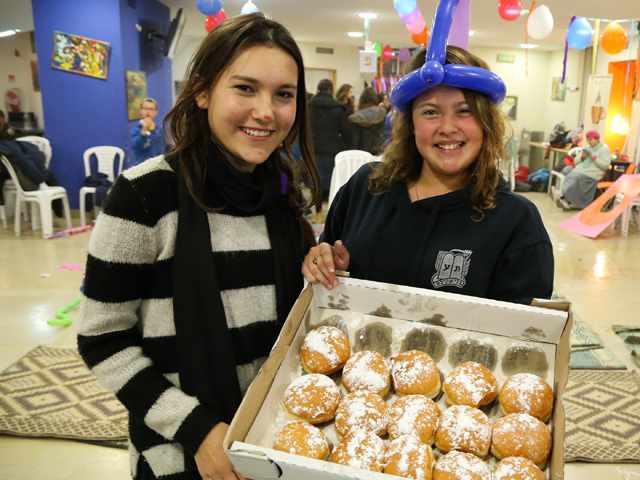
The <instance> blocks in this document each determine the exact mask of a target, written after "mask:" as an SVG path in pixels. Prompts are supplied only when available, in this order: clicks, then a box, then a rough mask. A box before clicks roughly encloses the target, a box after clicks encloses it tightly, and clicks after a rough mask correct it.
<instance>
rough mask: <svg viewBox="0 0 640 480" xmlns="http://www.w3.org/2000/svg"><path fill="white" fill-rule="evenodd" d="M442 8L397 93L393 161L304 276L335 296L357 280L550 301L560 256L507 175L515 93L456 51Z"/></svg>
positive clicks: (368, 172)
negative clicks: (509, 109) (345, 276)
mask: <svg viewBox="0 0 640 480" xmlns="http://www.w3.org/2000/svg"><path fill="white" fill-rule="evenodd" d="M452 4H454V7H453V8H455V4H457V2H455V1H454V2H445V1H441V2H440V4H439V5H438V8H437V10H436V17H435V18H434V27H433V29H432V31H433V35H432V37H431V41H430V43H429V46H428V49H427V50H426V51H424V50H423V51H422V52H420V53H419V54H417V55H416V56H414V58H413V59H411V60H410V61H409V62H408V65H407V66H408V71H410V73H408V74H407V75H406V76H404V77H403V78H402V79H401V80H400V82H398V84H396V87H395V88H394V90H393V91H392V94H391V102H392V104H393V106H394V107H395V108H396V109H397V110H398V111H399V112H400V113H399V114H398V116H397V118H396V120H395V122H394V125H393V133H392V141H391V143H390V144H389V146H388V147H387V148H386V150H385V151H384V154H383V155H384V161H383V162H381V163H380V164H377V165H373V164H372V165H366V166H364V167H362V168H361V169H360V170H359V171H358V172H357V173H356V174H355V175H354V176H353V177H352V178H351V179H350V180H349V181H348V182H347V184H346V185H345V186H344V187H343V188H342V189H341V190H340V191H339V192H338V195H337V196H336V198H335V200H334V203H333V204H332V206H331V210H330V211H329V214H328V217H327V220H326V222H325V230H324V233H323V235H322V237H321V238H320V241H321V243H320V245H318V246H316V247H313V248H311V249H310V251H309V254H308V255H307V256H306V258H305V261H304V263H303V267H302V273H303V274H304V276H305V278H306V279H307V280H308V281H309V282H311V283H321V284H323V285H324V286H325V287H327V288H328V289H331V288H333V287H334V286H336V285H337V284H338V283H339V280H338V278H337V277H336V275H335V270H348V271H349V272H350V274H351V276H352V277H355V278H363V279H369V280H375V281H381V282H388V283H394V284H402V285H410V286H416V287H421V288H428V289H435V290H438V291H445V292H452V293H460V294H465V295H473V296H476V297H484V298H491V299H496V300H504V301H510V302H517V303H523V304H529V303H530V302H531V300H532V299H533V298H549V297H550V296H551V293H552V287H553V252H552V246H551V242H550V240H549V236H548V235H547V232H546V230H545V228H544V225H543V224H542V220H541V218H540V215H539V213H538V211H537V209H536V208H535V206H534V205H533V204H532V203H531V202H530V201H529V200H527V199H525V198H524V197H522V196H519V195H516V194H514V193H513V192H511V191H510V190H509V188H508V186H507V185H506V182H505V181H504V179H502V178H501V177H500V175H499V171H498V164H497V162H498V159H500V158H502V157H503V153H504V152H503V150H504V138H503V137H504V131H505V120H504V116H503V114H502V112H501V110H500V108H499V107H498V104H499V103H500V102H501V101H502V99H503V98H504V96H505V93H506V87H505V86H504V83H503V82H502V80H501V79H500V78H499V77H497V75H495V74H493V73H491V72H490V71H489V70H488V67H487V65H486V64H485V62H484V61H482V60H481V59H479V58H477V57H475V56H474V55H472V54H470V53H469V52H467V51H465V50H462V49H460V48H457V47H451V46H449V47H446V50H445V45H446V37H447V35H448V31H449V27H450V24H451V17H452V16H453V8H451V5H452Z"/></svg>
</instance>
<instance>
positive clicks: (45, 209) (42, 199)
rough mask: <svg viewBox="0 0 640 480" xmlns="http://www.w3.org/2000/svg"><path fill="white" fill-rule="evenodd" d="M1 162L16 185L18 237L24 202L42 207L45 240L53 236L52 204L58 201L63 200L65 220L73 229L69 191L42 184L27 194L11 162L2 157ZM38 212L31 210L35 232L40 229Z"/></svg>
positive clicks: (32, 225) (15, 227)
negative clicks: (21, 209) (21, 207)
mask: <svg viewBox="0 0 640 480" xmlns="http://www.w3.org/2000/svg"><path fill="white" fill-rule="evenodd" d="M0 160H2V163H3V164H4V166H5V167H7V170H8V171H9V176H10V177H11V180H13V183H14V184H15V185H16V189H17V195H16V213H15V219H14V230H15V233H16V236H20V206H21V205H22V202H34V203H37V204H38V205H39V207H40V219H41V223H42V236H43V237H44V238H49V237H50V236H51V235H53V217H52V216H51V204H52V202H53V201H54V200H56V199H58V198H59V199H61V200H62V205H63V208H64V214H65V218H66V220H67V228H71V212H70V211H69V199H68V198H67V191H66V190H65V189H64V187H49V186H48V185H46V184H44V183H41V184H40V188H39V189H38V190H34V191H32V192H25V191H24V190H22V187H21V186H20V181H19V180H18V176H17V175H16V171H15V170H14V169H13V166H12V165H11V162H9V160H8V159H7V157H5V156H1V157H0ZM36 213H37V211H36V210H35V209H34V208H32V209H31V228H32V229H33V230H37V229H38V216H37V215H36Z"/></svg>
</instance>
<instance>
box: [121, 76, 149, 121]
mask: <svg viewBox="0 0 640 480" xmlns="http://www.w3.org/2000/svg"><path fill="white" fill-rule="evenodd" d="M124 75H125V81H126V84H127V118H128V119H129V120H138V119H139V118H142V114H141V113H140V105H142V100H144V99H145V98H147V75H146V74H145V73H144V72H135V71H125V72H124Z"/></svg>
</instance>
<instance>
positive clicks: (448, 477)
mask: <svg viewBox="0 0 640 480" xmlns="http://www.w3.org/2000/svg"><path fill="white" fill-rule="evenodd" d="M433 480H491V470H490V469H489V467H488V466H487V464H486V463H484V462H483V461H482V460H480V459H479V458H478V457H476V456H475V455H472V454H470V453H465V452H456V451H453V452H449V453H447V454H446V455H445V456H444V457H441V458H440V459H439V460H438V461H437V462H436V463H435V464H434V465H433Z"/></svg>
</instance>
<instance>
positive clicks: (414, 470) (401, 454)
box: [384, 435, 434, 480]
mask: <svg viewBox="0 0 640 480" xmlns="http://www.w3.org/2000/svg"><path fill="white" fill-rule="evenodd" d="M433 462H434V455H433V450H432V449H431V447H430V446H429V445H427V444H426V443H423V442H421V441H420V439H419V438H418V437H414V436H413V435H404V436H402V437H400V438H396V439H395V440H394V441H392V442H391V444H390V445H389V450H387V463H386V465H385V467H384V473H388V474H390V475H397V476H399V477H404V478H415V479H416V480H431V469H432V467H433Z"/></svg>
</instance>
